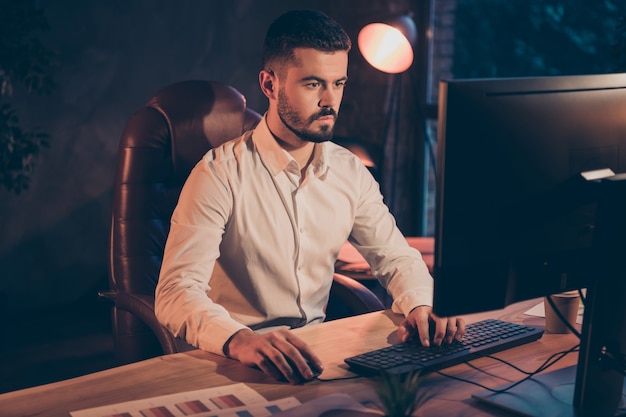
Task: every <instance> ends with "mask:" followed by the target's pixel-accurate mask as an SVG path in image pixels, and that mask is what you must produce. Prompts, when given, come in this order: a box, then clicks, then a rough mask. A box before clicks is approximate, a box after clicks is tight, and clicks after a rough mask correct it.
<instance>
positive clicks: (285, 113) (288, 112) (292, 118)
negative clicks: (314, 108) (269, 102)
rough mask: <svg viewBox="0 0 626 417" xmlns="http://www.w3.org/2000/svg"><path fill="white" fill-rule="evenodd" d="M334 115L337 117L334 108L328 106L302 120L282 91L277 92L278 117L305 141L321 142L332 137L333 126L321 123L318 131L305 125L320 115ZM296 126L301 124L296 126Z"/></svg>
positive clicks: (308, 124)
mask: <svg viewBox="0 0 626 417" xmlns="http://www.w3.org/2000/svg"><path fill="white" fill-rule="evenodd" d="M331 115H332V116H334V118H335V119H337V113H336V112H335V110H334V109H332V108H329V107H323V108H322V109H321V110H320V111H319V112H317V113H316V114H314V115H313V116H311V117H309V118H308V120H306V121H303V120H302V119H301V118H300V116H299V115H298V113H297V112H296V111H295V110H294V109H293V107H292V106H291V104H290V103H289V99H288V98H287V96H286V95H285V94H284V93H283V91H282V90H281V91H279V92H278V117H280V120H281V121H282V122H283V124H284V125H285V126H287V129H289V130H291V132H293V134H295V135H296V136H298V137H299V138H300V139H302V140H303V141H306V142H313V143H321V142H327V141H329V140H331V139H332V138H333V128H332V127H331V126H327V125H323V126H322V127H321V129H320V131H319V132H313V131H311V130H307V129H306V127H305V126H310V125H311V124H312V123H313V122H314V121H315V120H317V119H318V118H320V117H322V116H331ZM297 126H302V127H301V128H298V127H297Z"/></svg>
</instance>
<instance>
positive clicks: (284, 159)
mask: <svg viewBox="0 0 626 417" xmlns="http://www.w3.org/2000/svg"><path fill="white" fill-rule="evenodd" d="M346 239H350V241H351V242H352V244H353V245H354V246H355V247H356V248H357V249H358V250H359V252H361V253H362V255H363V256H364V257H365V259H366V260H367V261H368V262H369V263H370V265H371V267H372V273H373V274H374V275H375V276H376V277H378V279H379V281H380V282H381V284H382V285H383V286H384V287H385V288H387V291H388V292H389V293H390V294H391V296H392V297H393V299H394V302H393V305H392V309H393V310H394V311H395V312H397V313H403V314H405V315H406V314H408V313H409V311H410V310H411V309H413V308H414V307H416V306H418V305H432V293H433V282H432V277H431V276H430V274H429V272H428V268H427V267H426V265H425V263H424V262H423V260H422V258H421V255H420V253H419V252H418V251H417V250H415V249H414V248H411V247H410V246H409V245H408V244H407V242H406V239H405V238H404V237H403V236H402V234H401V233H400V231H399V230H398V228H397V227H396V224H395V220H394V218H393V217H392V215H391V214H390V213H389V210H388V209H387V207H386V206H385V204H384V203H383V199H382V195H381V193H380V191H379V187H378V184H377V183H376V181H375V180H374V178H373V177H372V175H371V174H370V172H369V171H368V170H367V169H366V168H365V166H364V165H363V164H362V163H361V161H360V160H359V159H358V158H357V157H356V156H355V155H354V154H353V153H351V152H350V151H348V150H347V149H345V148H343V147H340V146H339V145H336V144H334V143H332V142H324V143H320V144H316V145H315V149H314V156H313V159H312V162H311V163H310V164H309V167H308V168H307V171H306V173H305V175H304V178H301V175H300V167H299V166H298V164H297V163H296V161H295V160H294V159H293V158H292V157H291V156H290V155H289V154H288V153H287V152H286V151H285V150H284V149H282V148H281V147H280V146H279V144H278V143H277V142H276V140H275V139H274V137H273V136H272V134H271V133H270V131H269V128H268V126H267V123H266V121H265V118H263V119H262V121H261V122H260V123H259V125H258V126H257V127H256V128H255V129H254V130H253V131H250V132H247V133H245V134H244V135H243V136H241V137H239V138H237V139H234V140H231V141H229V142H227V143H225V144H223V145H222V146H219V147H217V148H215V149H213V150H211V151H209V152H208V153H207V154H206V155H205V156H204V157H203V159H202V160H201V161H200V162H199V163H198V164H197V165H196V167H195V168H194V169H193V170H192V172H191V174H190V175H189V178H188V180H187V182H186V183H185V186H184V187H183V190H182V192H181V195H180V199H179V201H178V205H177V207H176V209H175V211H174V214H173V216H172V221H171V230H170V233H169V236H168V239H167V244H166V247H165V254H164V259H163V265H162V267H161V275H160V278H159V283H158V285H157V289H156V306H155V307H156V315H157V317H158V319H159V321H160V322H161V323H162V324H163V325H165V326H166V327H167V328H168V329H169V330H170V331H171V332H172V333H173V334H174V335H176V336H179V337H183V338H185V339H186V340H187V342H188V343H190V344H192V345H194V346H197V347H199V348H200V349H203V350H206V351H209V352H213V353H217V354H221V355H223V354H224V352H223V347H224V343H225V342H226V341H227V340H228V339H229V338H230V337H231V335H233V334H234V333H235V332H236V331H238V330H240V329H243V328H246V327H248V328H251V329H253V330H255V331H258V332H264V331H269V330H272V329H276V328H277V327H279V326H287V327H290V328H294V327H300V326H304V325H307V324H311V323H319V322H322V321H323V320H324V317H325V316H324V309H325V306H326V303H327V301H328V294H329V291H330V286H331V284H332V279H333V278H332V277H333V272H334V264H335V261H336V259H337V255H338V253H339V251H340V250H341V248H342V245H343V244H344V243H345V241H346Z"/></svg>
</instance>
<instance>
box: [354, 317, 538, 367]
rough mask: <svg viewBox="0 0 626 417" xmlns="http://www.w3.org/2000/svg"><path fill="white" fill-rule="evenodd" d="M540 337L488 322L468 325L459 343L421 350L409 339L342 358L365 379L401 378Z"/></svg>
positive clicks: (518, 327) (533, 330) (528, 330)
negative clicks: (377, 376) (380, 376)
mask: <svg viewBox="0 0 626 417" xmlns="http://www.w3.org/2000/svg"><path fill="white" fill-rule="evenodd" d="M542 335H543V329H542V328H538V327H528V326H524V325H520V324H516V323H510V322H506V321H501V320H494V319H488V320H483V321H479V322H476V323H471V324H468V325H467V327H466V331H465V335H464V336H463V339H462V340H461V341H460V342H459V341H456V340H455V341H454V342H453V343H450V344H443V345H441V346H434V345H433V346H431V347H423V346H422V345H421V343H420V342H419V341H418V340H415V339H412V340H410V341H407V342H405V343H400V344H397V345H393V346H387V347H384V348H381V349H377V350H373V351H370V352H366V353H363V354H360V355H357V356H352V357H350V358H346V359H345V362H346V363H347V364H348V365H349V366H350V368H351V369H352V370H353V371H354V372H356V373H359V374H365V375H371V374H379V373H382V372H384V373H393V374H404V373H407V372H409V371H412V370H414V369H421V372H432V371H437V370H439V369H443V368H447V367H450V366H453V365H458V364H459V363H463V362H467V361H470V360H472V359H476V358H477V357H481V356H484V355H488V354H491V353H495V352H500V351H502V350H505V349H510V348H512V347H515V346H519V345H523V344H526V343H529V342H533V341H535V340H537V339H539V338H540V337H541V336H542Z"/></svg>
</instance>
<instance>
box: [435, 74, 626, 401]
mask: <svg viewBox="0 0 626 417" xmlns="http://www.w3.org/2000/svg"><path fill="white" fill-rule="evenodd" d="M439 97H440V105H439V127H438V147H437V153H438V156H437V200H436V201H437V203H436V215H435V217H436V227H435V233H436V234H435V265H434V271H433V274H434V277H435V295H434V304H433V309H434V312H435V313H436V314H438V315H440V316H451V315H460V314H467V313H474V312H483V311H490V310H495V309H500V308H502V307H505V306H506V305H508V304H511V303H514V302H517V301H522V300H527V299H532V298H536V297H541V296H544V295H548V294H553V293H558V292H563V291H567V290H573V289H578V288H587V289H588V294H589V295H590V297H596V298H605V297H606V296H607V293H610V294H609V296H610V297H616V298H614V299H613V300H612V302H617V303H618V304H626V294H624V285H623V284H622V283H623V282H624V281H626V277H622V276H620V273H619V272H617V271H616V269H615V268H613V269H610V270H605V271H604V272H600V273H599V271H600V269H599V268H598V263H599V262H603V261H602V260H601V259H600V258H599V254H603V253H606V251H605V250H604V249H606V247H605V246H603V245H605V244H606V242H607V241H608V240H607V239H604V240H603V242H604V243H602V244H601V245H599V244H598V242H599V239H598V222H600V217H603V218H604V219H605V220H606V221H607V222H608V223H611V222H613V221H614V220H615V219H613V218H610V219H609V217H610V216H607V215H604V213H605V212H607V210H605V209H606V208H607V207H613V206H615V204H613V201H614V200H613V198H614V197H615V196H618V195H620V194H626V192H624V193H620V192H619V191H615V190H618V188H617V187H622V186H621V184H619V183H620V182H625V183H626V181H618V180H619V179H623V176H620V175H616V174H621V173H624V172H626V74H608V75H583V76H558V77H534V78H508V79H473V80H450V81H442V82H441V83H440V93H439ZM607 181H608V182H611V183H613V184H617V186H616V187H612V186H609V187H608V189H607V186H606V185H605V183H606V182H607ZM622 188H623V187H622ZM606 201H609V203H608V204H607V203H606ZM616 204H621V201H620V202H617V203H616ZM622 213H626V211H622ZM620 217H624V216H620ZM607 219H608V220H607ZM625 231H626V230H625ZM610 239H613V240H615V235H613V237H611V238H610ZM610 239H609V240H610ZM617 240H619V242H613V241H611V244H613V243H615V244H617V245H618V247H623V248H626V244H624V243H622V241H626V233H625V234H624V235H623V237H622V238H618V239H617ZM600 246H602V248H601V249H600ZM624 253H626V252H624ZM624 271H626V268H624ZM599 275H604V276H603V277H599ZM607 275H608V276H607ZM599 278H600V279H599ZM615 281H619V285H615V284H616V282H615ZM608 287H612V288H611V291H607V288H608ZM589 291H591V293H589ZM591 301H594V300H591ZM605 301H609V300H604V301H603V302H605ZM594 302H598V303H599V302H600V301H599V300H595V301H594ZM585 308H587V305H586V306H585ZM616 308H617V307H616ZM590 310H594V311H595V310H596V309H590ZM625 313H626V310H624V308H623V307H620V310H612V311H610V312H606V313H605V315H609V314H610V315H613V314H621V316H618V317H620V319H618V320H617V321H613V322H612V324H611V326H615V327H616V328H608V327H607V326H604V327H605V328H604V329H598V332H596V333H595V334H592V333H591V332H590V331H589V329H586V330H585V328H584V326H583V338H587V339H591V338H592V337H593V338H595V339H594V340H595V341H596V342H598V343H596V344H599V345H603V344H605V343H606V340H601V339H602V338H605V337H606V334H608V333H610V334H611V337H613V338H618V339H619V338H621V340H620V342H621V343H622V345H621V349H622V350H621V352H619V353H620V354H621V355H622V356H623V355H624V343H626V341H624V338H625V336H624V334H626V324H625V323H624V320H625V319H622V318H621V317H624V316H626V314H625ZM589 315H591V313H589ZM613 317H615V316H613ZM584 320H585V321H590V320H591V319H590V318H589V319H588V318H587V315H586V316H585V318H584ZM596 320H598V318H596ZM587 324H588V323H587ZM614 335H617V336H614ZM594 343H595V342H594ZM594 349H595V348H594ZM596 353H597V352H581V356H584V355H591V356H593V355H596ZM585 366H586V365H585ZM579 368H580V366H579ZM579 372H583V373H585V377H584V379H585V381H587V379H586V378H587V376H586V374H587V370H586V369H585V370H583V371H581V370H580V369H579ZM610 378H613V379H614V380H616V381H617V382H616V384H620V383H623V374H622V376H621V377H613V376H611V377H610ZM579 379H580V382H579V381H578V380H577V383H578V382H579V384H580V385H582V384H583V382H584V381H583V377H580V378H579ZM594 382H595V383H598V384H599V386H602V384H604V382H603V381H600V380H596V381H594ZM577 389H578V388H577ZM615 389H616V390H617V389H618V388H615ZM621 391H622V387H621V385H620V387H619V392H621ZM580 396H584V395H580Z"/></svg>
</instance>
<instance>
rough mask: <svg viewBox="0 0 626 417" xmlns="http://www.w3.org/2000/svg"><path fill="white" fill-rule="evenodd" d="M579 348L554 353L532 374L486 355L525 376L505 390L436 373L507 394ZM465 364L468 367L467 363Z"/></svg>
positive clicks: (577, 346)
mask: <svg viewBox="0 0 626 417" xmlns="http://www.w3.org/2000/svg"><path fill="white" fill-rule="evenodd" d="M579 348H580V345H576V346H574V347H572V348H571V349H568V350H564V351H561V352H557V353H554V354H552V355H550V357H549V358H548V359H546V360H545V361H544V363H543V364H542V365H541V366H539V368H537V369H536V370H535V371H533V372H527V371H523V370H521V369H519V368H518V367H516V366H514V365H513V364H511V363H509V362H507V361H504V360H502V359H500V358H496V357H492V356H488V355H486V356H483V357H489V358H492V359H496V360H499V361H500V362H502V363H504V364H506V365H508V366H511V367H512V368H514V369H516V370H519V371H520V372H522V373H524V374H526V376H525V377H524V378H522V379H520V380H518V381H516V382H513V383H511V384H510V385H508V386H507V387H506V388H502V389H494V388H489V387H487V386H486V385H483V384H480V383H478V382H474V381H470V380H468V379H465V378H460V377H458V376H454V375H449V374H446V373H444V372H442V371H437V373H438V374H439V375H441V376H444V377H446V378H450V379H454V380H456V381H460V382H465V383H468V384H472V385H475V386H477V387H479V388H482V389H484V390H487V391H490V392H493V393H497V394H498V393H503V392H507V391H508V390H510V389H511V388H513V387H515V386H517V385H519V384H521V383H522V382H525V381H527V380H529V379H530V378H532V377H533V376H535V375H537V374H538V373H539V372H542V371H545V370H546V369H548V368H550V367H551V366H553V365H554V364H556V363H557V362H558V361H560V360H561V359H563V358H564V357H565V356H567V355H569V354H570V353H572V352H575V351H577V350H578V349H579ZM467 364H468V365H469V363H467ZM470 366H472V365H470ZM472 367H473V368H474V369H477V368H476V367H474V366H472Z"/></svg>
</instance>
